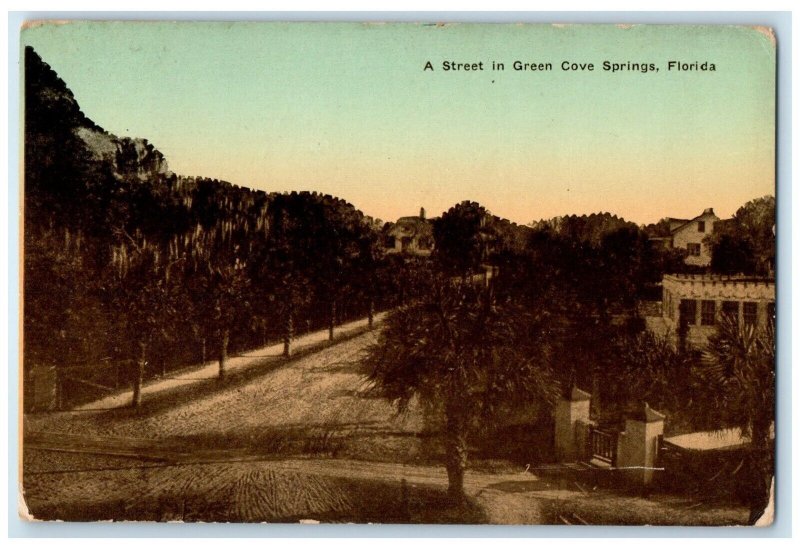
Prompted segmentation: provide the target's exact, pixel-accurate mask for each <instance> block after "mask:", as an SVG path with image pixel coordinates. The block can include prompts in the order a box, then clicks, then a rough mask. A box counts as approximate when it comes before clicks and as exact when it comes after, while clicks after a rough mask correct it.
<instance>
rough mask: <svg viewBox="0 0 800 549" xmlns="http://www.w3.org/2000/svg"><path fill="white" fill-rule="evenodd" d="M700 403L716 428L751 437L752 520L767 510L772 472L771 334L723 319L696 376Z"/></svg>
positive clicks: (770, 329) (769, 326) (769, 330)
mask: <svg viewBox="0 0 800 549" xmlns="http://www.w3.org/2000/svg"><path fill="white" fill-rule="evenodd" d="M696 376H697V380H698V390H699V391H701V392H702V394H703V397H704V398H702V399H700V400H698V401H697V402H696V405H698V406H700V408H701V409H699V410H698V412H697V413H698V414H703V415H704V416H705V417H706V418H708V419H709V420H710V421H712V422H714V423H715V424H716V425H715V426H716V427H717V428H724V427H738V428H740V429H741V432H742V434H743V435H744V436H749V438H750V445H749V447H750V455H749V458H750V463H749V468H750V470H751V473H752V480H753V484H752V486H753V487H754V489H753V492H752V495H751V502H750V503H751V521H752V522H754V521H755V520H756V519H757V518H758V516H760V514H761V513H762V512H763V511H764V509H765V508H766V505H767V502H768V498H769V490H770V483H771V480H772V474H773V470H774V446H773V440H772V433H771V431H772V423H773V421H774V418H775V330H774V324H773V322H772V321H771V319H769V320H768V322H767V325H766V326H765V327H757V326H756V325H753V324H746V323H742V322H739V321H738V319H735V318H733V317H731V316H723V317H722V318H721V319H720V322H719V324H718V329H717V334H716V335H714V336H712V337H711V338H709V342H708V345H707V347H706V349H705V351H704V353H703V361H702V364H701V367H700V368H698V369H697V372H696Z"/></svg>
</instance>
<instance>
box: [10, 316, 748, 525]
mask: <svg viewBox="0 0 800 549" xmlns="http://www.w3.org/2000/svg"><path fill="white" fill-rule="evenodd" d="M374 338H375V333H374V332H368V333H365V334H362V335H358V336H356V337H353V338H352V339H349V340H347V341H343V342H340V343H338V344H336V345H333V346H330V347H326V348H324V349H322V350H320V351H318V352H315V353H312V354H307V355H306V356H301V357H299V358H296V359H293V360H291V361H289V362H283V361H280V362H275V361H274V360H273V361H271V362H265V363H260V362H258V360H260V359H258V358H256V357H251V358H252V359H253V361H252V362H251V363H250V365H249V366H246V367H245V366H242V367H241V371H242V372H243V373H242V375H241V376H240V377H238V378H237V377H236V376H235V375H232V377H231V379H229V380H228V381H226V382H225V383H223V384H214V383H213V382H212V384H210V385H209V384H205V385H204V384H198V385H197V386H196V388H192V387H180V388H179V390H178V391H176V390H175V387H169V386H164V387H163V389H162V390H158V389H153V390H152V392H151V394H150V398H149V400H147V401H146V405H145V406H144V407H143V409H142V410H139V411H134V410H130V409H124V408H114V409H109V410H102V411H81V412H68V413H53V414H39V415H30V416H26V418H25V430H26V442H25V455H24V477H23V481H24V488H25V497H26V501H27V503H28V505H29V507H30V509H31V510H32V511H33V513H34V515H35V516H40V517H44V518H50V519H53V518H59V519H64V520H101V519H112V518H113V519H128V520H202V521H287V522H293V521H296V520H301V519H305V518H308V519H313V520H321V521H333V522H336V521H343V520H344V521H356V522H380V521H384V522H461V521H464V522H476V521H477V522H490V523H508V524H542V523H562V522H563V521H564V520H567V521H570V522H573V523H581V521H586V522H590V523H591V522H593V521H595V520H600V519H602V520H603V521H606V522H607V523H637V524H674V523H681V524H742V523H743V522H744V521H745V520H746V519H747V511H746V510H745V509H742V508H725V507H711V506H697V504H696V503H695V502H692V501H688V500H680V499H674V498H672V499H670V498H665V497H660V498H658V497H652V498H650V499H643V498H637V497H629V496H625V495H620V494H615V493H612V492H609V491H603V490H599V489H593V488H591V487H581V486H576V485H573V484H564V483H563V482H554V481H553V480H551V479H549V477H548V478H545V477H542V478H540V477H539V476H537V475H536V474H533V472H531V471H524V470H519V469H517V468H514V467H511V466H508V467H506V468H500V469H498V470H500V471H501V472H496V471H493V470H488V471H487V470H480V471H479V470H471V471H468V474H467V477H466V481H465V488H466V490H467V492H468V494H469V495H470V496H471V497H472V498H473V501H474V502H476V503H477V505H478V506H479V508H478V510H477V511H476V510H475V509H471V510H470V511H469V512H466V514H465V512H464V511H459V512H457V513H455V514H452V513H450V512H449V511H448V509H447V506H446V504H445V503H444V502H443V501H442V497H443V494H444V493H445V487H446V486H447V476H446V473H445V470H444V467H442V466H439V465H429V463H431V461H430V459H429V458H430V455H429V454H426V452H429V451H430V450H431V448H430V446H431V445H432V444H434V442H433V441H434V440H435V439H432V438H429V437H425V436H421V435H422V434H423V433H424V430H425V426H424V422H423V418H422V414H421V412H420V410H419V408H418V406H416V405H412V406H411V409H410V411H409V412H408V413H407V414H406V415H404V416H398V415H397V413H396V411H395V408H394V407H393V406H392V405H391V404H390V403H387V402H386V401H384V400H381V399H379V398H375V397H374V396H373V395H372V394H370V393H369V387H368V386H367V384H366V382H365V377H364V372H363V370H362V366H361V359H362V357H363V356H364V353H365V352H366V348H367V347H368V346H369V345H370V343H372V342H373V341H374ZM245 371H246V375H245V373H244V372H245ZM594 523H597V522H594Z"/></svg>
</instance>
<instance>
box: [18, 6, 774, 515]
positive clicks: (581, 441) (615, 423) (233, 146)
mask: <svg viewBox="0 0 800 549" xmlns="http://www.w3.org/2000/svg"><path fill="white" fill-rule="evenodd" d="M21 40H22V59H21V60H20V62H21V69H22V74H23V77H22V86H23V88H22V90H21V96H22V98H23V103H24V107H23V108H24V140H23V147H24V179H23V185H24V200H23V207H24V241H23V250H22V258H23V259H22V260H23V266H24V276H23V282H22V288H23V299H22V304H23V308H24V310H23V322H22V326H23V356H22V359H21V365H20V372H21V373H20V378H21V380H22V387H21V389H20V394H21V395H22V409H23V414H22V422H21V426H20V430H21V435H20V439H21V441H22V444H21V448H22V455H21V459H20V462H21V464H22V471H21V476H20V478H21V485H20V486H19V490H20V509H19V512H20V515H21V516H22V517H23V518H25V519H28V520H41V521H55V520H61V521H109V520H111V521H160V522H163V521H181V522H230V523H237V522H264V523H298V522H303V523H316V522H320V523H416V524H442V523H448V524H451V523H452V524H527V525H539V524H550V525H587V524H590V525H703V526H724V525H766V524H770V523H771V521H772V517H773V513H774V505H773V504H772V501H773V498H772V494H773V493H774V482H773V478H774V462H775V460H774V448H775V444H774V443H775V435H774V433H775V428H774V425H775V421H774V420H775V412H774V410H775V310H776V309H775V235H776V230H777V229H776V225H775V189H776V181H775V112H776V111H775V108H776V106H775V82H776V49H777V44H776V39H775V36H774V34H773V32H772V30H771V29H769V28H764V27H755V26H726V25H706V26H692V25H599V24H598V25H595V24H592V25H588V24H585V25H555V24H554V25H549V24H409V23H386V24H375V23H363V24H362V23H260V22H233V23H231V22H227V23H214V22H202V23H201V22H196V23H195V22H131V21H126V22H122V21H119V22H109V21H105V22H98V21H95V22H88V21H29V22H27V23H26V24H25V27H24V28H23V30H22V32H21ZM265 528H268V526H265Z"/></svg>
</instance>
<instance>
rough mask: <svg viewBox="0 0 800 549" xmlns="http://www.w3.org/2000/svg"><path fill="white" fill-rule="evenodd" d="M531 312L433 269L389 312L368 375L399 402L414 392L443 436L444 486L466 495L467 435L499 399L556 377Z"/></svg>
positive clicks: (535, 394)
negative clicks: (417, 294) (427, 280)
mask: <svg viewBox="0 0 800 549" xmlns="http://www.w3.org/2000/svg"><path fill="white" fill-rule="evenodd" d="M540 333H541V332H539V331H537V330H536V329H532V324H531V314H530V313H529V312H528V311H527V310H526V309H524V308H520V307H517V306H516V305H515V304H514V303H513V301H512V300H510V299H507V298H500V299H498V296H497V295H496V294H495V292H494V290H493V289H492V288H491V287H485V286H483V285H473V284H465V283H453V282H452V281H451V279H449V278H447V277H438V278H436V279H435V280H434V282H433V284H432V285H431V287H430V291H429V292H428V294H427V295H426V296H424V297H423V298H421V299H420V300H417V301H415V302H413V303H412V304H410V305H407V306H404V307H400V308H399V309H396V310H394V311H393V312H391V313H390V315H389V318H388V320H387V325H386V327H385V329H384V330H383V332H382V333H381V336H380V338H379V342H378V343H377V344H376V345H375V346H374V347H373V348H372V349H371V351H370V355H369V358H368V360H367V362H368V364H370V365H371V366H372V373H371V376H370V379H371V380H372V382H373V383H374V384H375V386H376V388H377V389H378V390H379V391H380V393H381V394H382V395H383V396H384V397H386V398H388V399H389V400H391V401H393V402H395V403H396V404H397V405H398V407H399V409H401V410H403V409H405V408H407V407H408V405H409V403H410V402H411V399H412V398H413V397H415V396H418V397H419V398H420V400H421V401H422V402H423V403H424V404H425V405H426V408H427V409H429V410H431V411H432V413H434V414H435V416H436V418H437V419H438V421H439V423H440V425H441V428H442V431H443V436H444V446H445V467H446V469H447V475H448V493H449V496H450V497H451V499H452V500H453V501H455V502H462V501H463V500H464V497H465V494H464V473H465V470H466V466H467V450H468V438H469V436H470V433H471V432H472V431H473V429H474V428H475V426H476V421H477V420H478V419H479V418H481V419H483V420H487V419H491V418H492V416H493V412H494V411H495V410H497V409H498V408H499V407H501V405H502V404H509V403H514V402H516V401H517V400H518V399H522V400H525V399H530V398H541V399H544V400H545V401H549V402H551V401H552V400H554V398H555V395H556V393H557V389H556V383H555V382H554V380H553V377H552V376H551V374H550V372H549V370H548V369H547V367H546V365H545V363H544V362H545V361H544V360H543V356H542V355H543V349H542V348H541V347H539V346H538V345H537V343H538V342H537V341H536V339H537V337H536V334H540Z"/></svg>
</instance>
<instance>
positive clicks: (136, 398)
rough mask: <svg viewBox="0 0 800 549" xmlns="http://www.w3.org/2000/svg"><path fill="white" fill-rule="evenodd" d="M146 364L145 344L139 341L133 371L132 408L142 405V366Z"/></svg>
mask: <svg viewBox="0 0 800 549" xmlns="http://www.w3.org/2000/svg"><path fill="white" fill-rule="evenodd" d="M146 365H147V344H145V343H139V359H138V360H137V361H136V370H135V371H134V373H133V402H132V405H133V407H134V408H138V407H140V406H141V405H142V384H143V383H144V368H145V366H146Z"/></svg>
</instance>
